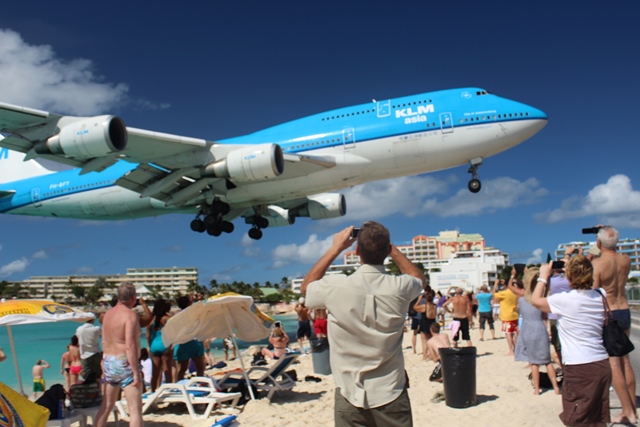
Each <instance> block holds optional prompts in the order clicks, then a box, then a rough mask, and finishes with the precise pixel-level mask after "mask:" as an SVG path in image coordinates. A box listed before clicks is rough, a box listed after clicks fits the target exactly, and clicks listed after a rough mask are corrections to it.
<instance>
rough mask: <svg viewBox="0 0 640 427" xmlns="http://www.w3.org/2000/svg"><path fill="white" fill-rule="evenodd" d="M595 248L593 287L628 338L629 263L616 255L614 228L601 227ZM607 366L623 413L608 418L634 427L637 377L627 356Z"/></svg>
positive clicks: (629, 323)
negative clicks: (601, 291) (603, 294)
mask: <svg viewBox="0 0 640 427" xmlns="http://www.w3.org/2000/svg"><path fill="white" fill-rule="evenodd" d="M596 245H597V247H598V249H600V257H599V258H595V259H594V260H593V261H592V263H593V287H594V288H602V289H604V291H605V292H606V294H607V302H608V303H609V308H610V309H611V312H612V313H613V317H614V318H615V319H616V320H617V321H618V323H619V324H620V325H621V326H622V328H623V329H624V330H625V332H626V334H627V335H629V333H630V328H631V313H630V311H629V301H627V295H626V293H625V286H626V284H627V278H628V277H629V271H630V270H631V259H630V258H629V257H628V256H626V255H623V254H619V253H618V252H617V245H618V231H617V230H616V229H615V228H613V227H609V226H604V227H600V230H599V231H598V238H597V241H596ZM568 255H569V256H570V255H571V254H570V253H569V254H568ZM609 363H610V364H611V382H612V384H613V389H614V390H615V391H616V395H618V398H619V399H620V404H621V406H622V412H621V413H620V414H619V415H618V416H617V417H611V421H612V422H613V423H619V422H625V421H626V422H630V423H631V424H635V423H636V421H637V416H636V405H635V401H636V377H635V375H634V373H633V368H632V367H631V362H630V361H629V355H628V354H627V355H624V356H622V357H610V358H609Z"/></svg>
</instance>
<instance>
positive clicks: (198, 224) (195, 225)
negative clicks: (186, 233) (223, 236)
mask: <svg viewBox="0 0 640 427" xmlns="http://www.w3.org/2000/svg"><path fill="white" fill-rule="evenodd" d="M206 229H207V227H206V226H205V225H204V222H203V221H202V220H201V219H200V218H196V219H194V220H193V221H191V230H193V231H195V232H196V233H203V232H204V231H205V230H206Z"/></svg>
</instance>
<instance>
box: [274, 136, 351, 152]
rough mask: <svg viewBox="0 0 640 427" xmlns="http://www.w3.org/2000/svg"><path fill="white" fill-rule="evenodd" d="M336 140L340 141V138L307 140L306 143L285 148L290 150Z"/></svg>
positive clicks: (325, 143)
mask: <svg viewBox="0 0 640 427" xmlns="http://www.w3.org/2000/svg"><path fill="white" fill-rule="evenodd" d="M336 142H342V139H341V138H337V139H327V140H322V141H316V142H307V143H306V144H298V145H292V146H290V147H287V148H285V149H286V150H289V151H291V150H297V149H300V148H305V147H315V146H320V145H327V144H331V143H336Z"/></svg>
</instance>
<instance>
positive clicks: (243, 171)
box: [200, 144, 284, 182]
mask: <svg viewBox="0 0 640 427" xmlns="http://www.w3.org/2000/svg"><path fill="white" fill-rule="evenodd" d="M283 171H284V156H283V155H282V149H281V148H280V146H279V145H276V144H259V145H252V146H247V147H244V148H240V149H237V150H233V151H232V152H230V153H229V154H227V157H225V158H224V159H220V160H218V161H216V162H214V163H210V164H208V165H206V166H203V167H202V168H200V176H201V177H203V178H208V177H211V178H229V179H230V180H232V181H236V182H253V181H261V180H265V179H271V178H275V177H277V176H280V175H281V174H282V172H283Z"/></svg>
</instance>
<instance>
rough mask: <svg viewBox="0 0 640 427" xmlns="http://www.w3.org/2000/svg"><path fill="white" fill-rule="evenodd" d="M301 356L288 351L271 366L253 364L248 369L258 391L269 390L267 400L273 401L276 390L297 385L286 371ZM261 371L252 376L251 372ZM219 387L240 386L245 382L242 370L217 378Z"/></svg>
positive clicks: (288, 388) (252, 382)
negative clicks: (257, 374)
mask: <svg viewBox="0 0 640 427" xmlns="http://www.w3.org/2000/svg"><path fill="white" fill-rule="evenodd" d="M298 356H300V353H288V354H286V355H284V356H282V357H281V358H280V359H278V360H277V361H276V363H274V364H273V365H271V366H252V367H251V368H249V370H247V374H248V375H249V380H250V381H251V385H253V386H254V387H255V388H256V390H258V391H267V392H268V394H267V400H269V402H271V397H272V396H273V394H274V393H275V392H276V391H285V390H291V389H293V387H295V385H296V382H295V381H294V380H293V379H292V378H291V377H290V376H289V375H288V374H287V373H286V372H285V371H286V370H287V369H289V367H290V366H291V364H292V363H293V362H294V361H295V360H296V359H297V358H298ZM254 372H260V373H261V374H260V376H259V377H258V376H255V374H254V377H253V378H252V377H251V374H252V373H254ZM216 381H217V383H218V387H220V389H222V390H229V389H230V388H233V387H236V386H238V385H239V384H240V383H244V382H245V378H244V374H243V373H242V372H229V373H226V374H225V375H224V376H223V377H221V378H220V379H216Z"/></svg>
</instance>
